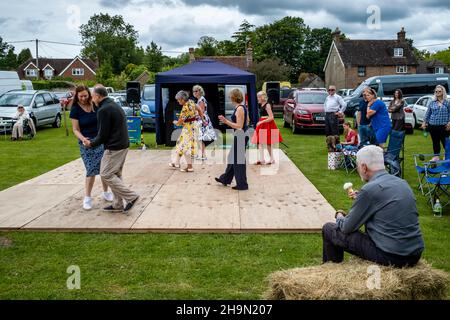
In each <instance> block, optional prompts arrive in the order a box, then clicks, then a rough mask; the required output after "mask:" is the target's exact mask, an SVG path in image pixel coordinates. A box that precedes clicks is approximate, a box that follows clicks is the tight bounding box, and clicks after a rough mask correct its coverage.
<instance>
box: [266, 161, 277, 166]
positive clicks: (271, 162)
mask: <svg viewBox="0 0 450 320" xmlns="http://www.w3.org/2000/svg"><path fill="white" fill-rule="evenodd" d="M267 164H268V165H269V166H270V165H271V164H275V160H272V161H270V162H267Z"/></svg>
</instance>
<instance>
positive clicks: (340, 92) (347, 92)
mask: <svg viewBox="0 0 450 320" xmlns="http://www.w3.org/2000/svg"><path fill="white" fill-rule="evenodd" d="M353 91H355V90H354V89H340V90H338V92H337V94H338V95H340V96H341V97H343V98H344V97H348V96H351V95H352V93H353Z"/></svg>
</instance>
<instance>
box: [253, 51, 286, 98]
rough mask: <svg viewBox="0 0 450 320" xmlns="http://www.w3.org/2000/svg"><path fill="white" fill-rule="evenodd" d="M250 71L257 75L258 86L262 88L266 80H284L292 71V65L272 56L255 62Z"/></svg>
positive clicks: (259, 88)
mask: <svg viewBox="0 0 450 320" xmlns="http://www.w3.org/2000/svg"><path fill="white" fill-rule="evenodd" d="M250 72H252V73H254V74H255V75H256V79H257V81H256V87H257V88H258V90H261V88H262V85H263V83H264V82H266V81H284V80H287V79H288V78H289V76H290V73H291V67H290V66H288V65H286V64H284V63H283V62H282V61H281V60H280V59H277V58H270V59H265V60H263V61H260V62H256V63H253V65H252V67H251V68H250Z"/></svg>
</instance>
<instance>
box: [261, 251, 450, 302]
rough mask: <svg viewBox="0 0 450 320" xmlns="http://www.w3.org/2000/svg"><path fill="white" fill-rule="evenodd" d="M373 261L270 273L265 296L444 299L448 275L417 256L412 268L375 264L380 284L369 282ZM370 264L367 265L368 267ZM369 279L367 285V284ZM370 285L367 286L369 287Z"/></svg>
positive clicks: (343, 298)
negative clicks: (373, 284)
mask: <svg viewBox="0 0 450 320" xmlns="http://www.w3.org/2000/svg"><path fill="white" fill-rule="evenodd" d="M374 266H376V265H375V264H374V263H372V262H369V261H364V260H361V259H358V258H352V259H350V260H349V261H348V262H344V263H340V264H336V263H326V264H323V265H320V266H314V267H307V268H296V269H290V270H285V271H278V272H275V273H272V274H271V275H270V276H269V277H268V283H269V289H268V290H267V292H266V293H265V294H264V298H265V299H269V300H425V299H445V298H446V296H447V289H448V284H449V281H450V277H449V275H448V274H447V273H446V272H443V271H440V270H436V269H433V268H432V267H431V266H430V265H429V264H428V263H427V262H425V261H424V260H421V261H420V262H419V263H418V264H417V266H415V267H413V268H403V269H398V268H393V267H384V266H377V267H379V268H380V269H379V270H380V271H381V272H380V275H381V277H380V279H381V281H380V282H379V285H380V287H379V288H376V286H375V288H374V287H373V286H370V284H372V283H376V282H373V281H372V280H373V276H374V270H373V267H374ZM369 268H370V269H369ZM368 283H369V286H368ZM370 287H371V288H372V289H369V288H370Z"/></svg>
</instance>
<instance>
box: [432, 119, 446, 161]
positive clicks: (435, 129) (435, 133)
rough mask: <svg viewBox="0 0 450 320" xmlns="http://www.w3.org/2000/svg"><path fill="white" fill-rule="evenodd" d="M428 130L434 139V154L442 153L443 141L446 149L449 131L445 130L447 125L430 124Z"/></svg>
mask: <svg viewBox="0 0 450 320" xmlns="http://www.w3.org/2000/svg"><path fill="white" fill-rule="evenodd" d="M428 131H429V132H430V135H431V140H432V141H433V152H434V154H439V153H441V143H442V146H443V147H444V149H445V138H448V134H449V132H448V131H447V130H445V126H432V125H429V126H428Z"/></svg>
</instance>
